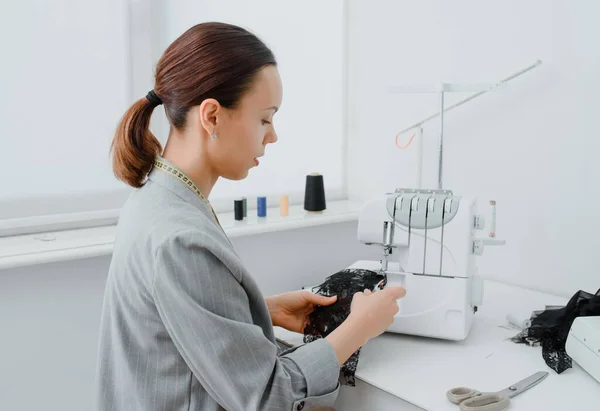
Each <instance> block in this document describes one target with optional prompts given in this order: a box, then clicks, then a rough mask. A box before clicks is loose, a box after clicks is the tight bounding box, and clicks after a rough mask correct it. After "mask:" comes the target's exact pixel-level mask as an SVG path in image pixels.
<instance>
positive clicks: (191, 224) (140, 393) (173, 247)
mask: <svg viewBox="0 0 600 411" xmlns="http://www.w3.org/2000/svg"><path fill="white" fill-rule="evenodd" d="M281 99H282V86H281V81H280V78H279V75H278V72H277V65H276V62H275V59H274V57H273V55H272V53H271V51H270V50H269V49H268V48H267V47H266V46H265V45H264V44H263V43H262V42H261V41H260V40H259V39H257V38H256V37H255V36H254V35H252V34H250V33H248V32H247V31H245V30H243V29H241V28H239V27H236V26H232V25H227V24H220V23H206V24H199V25H197V26H195V27H192V28H191V29H189V30H188V31H187V32H185V33H184V34H183V35H182V36H181V37H180V38H178V39H177V40H176V41H175V42H174V43H173V44H171V45H170V46H169V47H168V48H167V50H166V51H165V53H164V55H163V56H162V58H161V59H160V61H159V62H158V65H157V68H156V81H155V87H154V90H152V91H150V92H149V93H148V95H147V96H146V98H143V99H140V100H139V101H137V102H136V103H135V104H133V106H132V107H131V108H130V109H129V110H128V111H127V112H126V113H125V115H124V117H123V118H122V120H121V123H120V125H119V127H118V130H117V133H116V136H115V138H114V141H113V145H112V154H113V158H114V162H113V166H114V172H115V175H116V176H117V178H119V179H120V180H122V181H124V182H125V183H127V184H129V185H131V186H133V187H136V188H139V189H138V190H136V191H134V192H133V193H132V195H131V196H130V198H129V199H128V201H127V203H126V204H125V206H124V207H123V209H122V213H121V217H120V219H119V225H118V232H117V239H116V242H115V247H114V252H113V256H112V261H111V266H110V272H109V275H108V280H107V284H106V293H105V301H104V307H103V313H102V323H101V338H100V347H99V361H98V386H97V387H96V388H97V397H96V406H97V408H98V409H99V410H119V411H120V410H127V411H134V410H143V411H151V410H169V411H178V410H186V411H187V410H216V409H222V408H224V409H226V410H256V409H261V410H262V409H270V410H292V409H301V408H304V407H306V408H307V409H311V408H315V407H321V406H331V405H332V404H333V402H334V401H335V399H336V396H337V392H338V387H339V386H338V376H339V369H340V365H341V364H343V363H344V362H345V361H346V359H348V358H349V357H350V355H351V354H352V353H353V352H354V351H356V350H357V349H358V348H360V347H361V346H362V345H363V344H365V343H366V342H367V340H369V339H370V338H372V337H375V336H377V335H379V334H380V333H382V332H383V331H384V330H385V329H386V328H387V327H388V326H389V325H390V324H391V322H392V320H393V316H394V314H395V313H396V312H397V311H398V305H397V303H396V299H398V298H401V297H402V296H403V295H404V290H403V289H402V288H389V289H385V290H383V291H381V292H377V293H373V294H371V293H369V292H365V293H364V294H363V293H359V294H357V295H355V297H354V299H353V303H352V306H351V313H350V315H349V316H348V319H347V320H346V321H345V322H344V323H343V324H341V325H340V326H339V327H338V328H337V329H336V330H335V331H334V332H332V333H331V334H330V335H328V336H327V337H326V338H324V339H320V340H318V341H315V342H312V343H309V344H305V345H303V346H301V347H299V348H295V349H291V350H288V351H287V352H283V353H278V349H277V345H276V342H275V337H274V334H273V326H274V325H277V326H281V327H284V328H287V329H289V330H292V331H296V332H302V330H303V327H304V325H305V324H306V321H307V315H308V313H309V312H310V310H311V309H312V308H313V307H314V305H315V304H320V305H324V304H331V303H333V302H334V301H335V297H334V298H329V299H328V298H326V297H323V296H316V295H313V294H312V293H308V292H303V291H299V292H290V293H284V294H281V295H278V296H274V297H269V298H266V299H265V298H264V297H263V296H262V294H261V292H260V290H259V288H258V287H257V285H256V283H255V281H254V279H253V278H252V276H251V275H250V273H249V272H248V271H246V269H245V268H244V266H243V264H242V262H241V261H240V259H239V257H238V256H237V254H236V252H235V250H234V249H233V247H232V245H231V243H230V242H229V240H228V238H227V236H226V234H225V233H224V231H223V230H222V228H221V226H220V225H219V222H218V220H217V217H216V215H215V214H214V212H213V210H212V207H211V205H210V203H209V201H208V200H207V199H208V198H209V195H210V192H211V190H212V188H213V186H214V184H215V183H216V181H217V179H218V178H219V177H223V178H227V179H232V180H240V179H243V178H244V177H246V175H247V174H248V171H249V169H250V168H252V167H254V166H257V165H258V158H260V157H261V156H262V155H263V154H264V152H265V147H266V145H267V144H269V143H274V142H275V141H277V135H276V133H275V129H274V127H273V116H274V114H275V113H276V112H277V110H278V108H279V106H280V105H281ZM161 104H163V105H164V108H165V111H166V114H167V118H168V120H169V123H170V125H171V132H170V135H169V137H168V141H167V143H166V145H165V148H164V152H163V150H162V147H161V145H160V143H159V142H158V140H157V139H156V138H155V137H154V136H153V135H152V134H151V133H150V131H149V122H150V117H151V114H152V111H153V110H154V108H155V107H156V106H158V105H161ZM221 407H222V408H221Z"/></svg>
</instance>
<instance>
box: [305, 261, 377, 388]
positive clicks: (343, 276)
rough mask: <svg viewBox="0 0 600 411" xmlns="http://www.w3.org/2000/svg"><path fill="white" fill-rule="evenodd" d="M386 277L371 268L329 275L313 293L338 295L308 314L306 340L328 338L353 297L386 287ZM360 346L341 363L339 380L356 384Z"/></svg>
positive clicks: (352, 269) (347, 310) (344, 318)
mask: <svg viewBox="0 0 600 411" xmlns="http://www.w3.org/2000/svg"><path fill="white" fill-rule="evenodd" d="M386 284H387V277H386V276H385V274H381V273H378V272H375V271H371V270H364V269H354V268H346V269H343V270H341V271H338V272H337V273H335V274H333V275H331V276H329V277H327V278H326V279H325V281H324V282H323V283H322V284H320V285H319V286H317V287H315V288H314V289H313V292H314V293H316V294H320V295H325V296H328V297H329V296H334V295H337V297H338V298H337V300H336V302H335V303H333V304H331V305H328V306H319V307H315V310H314V311H313V312H312V313H311V314H310V316H309V324H308V325H307V326H306V328H305V329H304V342H305V343H308V342H311V341H315V340H317V339H319V338H325V337H327V335H329V334H330V333H331V332H332V331H333V330H335V329H336V328H337V327H338V326H339V325H340V324H341V323H343V322H344V320H346V318H347V317H348V315H349V314H350V304H351V303H352V297H353V296H354V294H355V293H357V292H359V291H364V290H365V289H368V290H371V291H373V290H375V289H376V288H377V289H383V288H384V287H385V285H386ZM359 355H360V348H359V349H358V350H356V351H355V352H354V353H353V354H352V355H351V356H350V358H349V359H348V360H347V361H346V362H345V363H344V364H342V367H341V368H340V380H341V381H340V382H341V383H342V384H345V385H349V386H352V387H353V386H355V380H354V373H355V372H356V367H357V365H358V357H359Z"/></svg>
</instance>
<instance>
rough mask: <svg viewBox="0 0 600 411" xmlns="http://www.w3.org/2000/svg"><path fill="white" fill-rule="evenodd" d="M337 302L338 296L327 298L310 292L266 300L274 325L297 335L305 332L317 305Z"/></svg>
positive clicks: (290, 293) (285, 294)
mask: <svg viewBox="0 0 600 411" xmlns="http://www.w3.org/2000/svg"><path fill="white" fill-rule="evenodd" d="M336 300H337V297H336V296H333V297H325V296H323V295H318V294H314V293H312V292H310V291H291V292H287V293H283V294H279V295H274V296H272V297H266V298H265V301H266V302H267V307H268V308H269V314H270V315H271V322H272V323H273V325H274V326H279V327H282V328H285V329H286V330H289V331H294V332H297V333H303V332H304V328H305V327H306V325H307V324H308V322H309V320H308V316H309V315H310V313H312V312H313V310H314V309H315V305H330V304H333V303H334V302H336Z"/></svg>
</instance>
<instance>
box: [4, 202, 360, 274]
mask: <svg viewBox="0 0 600 411" xmlns="http://www.w3.org/2000/svg"><path fill="white" fill-rule="evenodd" d="M362 204H363V203H362V202H361V201H334V202H330V203H329V204H328V205H327V207H328V208H327V210H325V211H323V212H322V213H307V212H306V211H304V209H303V207H302V205H295V206H290V208H289V216H286V217H282V216H280V215H279V209H278V208H269V209H268V210H267V217H263V218H259V217H256V216H251V215H250V212H251V211H254V212H255V210H248V213H249V215H248V217H247V218H245V219H244V220H243V221H236V220H235V219H234V215H233V213H219V214H218V217H219V220H220V222H221V225H222V226H223V229H224V230H225V232H226V233H227V235H228V236H229V237H230V238H235V237H242V236H248V235H256V234H263V233H271V232H277V231H285V230H293V229H297V228H304V227H313V226H321V225H325V224H335V223H341V222H346V221H355V220H357V219H358V213H359V211H360V208H361V206H362ZM115 231H116V226H114V225H111V226H104V227H93V228H82V229H76V230H66V231H56V232H47V233H41V234H27V235H19V236H13V237H4V238H0V270H2V269H9V268H15V267H22V266H30V265H36V264H45V263H52V262H58V261H68V260H75V259H80V258H90V257H97V256H103V255H110V254H111V253H112V250H113V245H114V239H115Z"/></svg>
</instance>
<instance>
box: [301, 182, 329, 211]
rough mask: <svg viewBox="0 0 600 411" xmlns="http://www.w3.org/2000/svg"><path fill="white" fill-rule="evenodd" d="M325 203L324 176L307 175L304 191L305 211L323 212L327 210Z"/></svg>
mask: <svg viewBox="0 0 600 411" xmlns="http://www.w3.org/2000/svg"><path fill="white" fill-rule="evenodd" d="M325 203H326V202H325V186H324V184H323V176H322V175H320V174H309V175H307V176H306V188H305V190H304V209H305V210H306V211H323V210H325V208H326V204H325Z"/></svg>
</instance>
